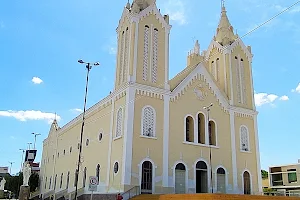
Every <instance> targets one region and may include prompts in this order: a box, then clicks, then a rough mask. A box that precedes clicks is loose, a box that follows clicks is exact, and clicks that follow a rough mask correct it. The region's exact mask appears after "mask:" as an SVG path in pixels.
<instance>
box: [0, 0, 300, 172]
mask: <svg viewBox="0 0 300 200" xmlns="http://www.w3.org/2000/svg"><path fill="white" fill-rule="evenodd" d="M126 2H127V0H118V1H115V2H113V3H112V1H99V0H85V1H81V0H64V1H60V0H52V1H37V0H32V1H0V60H1V62H0V67H1V73H0V91H1V99H0V124H1V126H0V138H1V146H0V166H8V165H9V163H8V162H9V161H12V162H15V163H14V164H13V168H12V172H13V173H16V172H17V171H18V170H19V169H20V163H21V156H22V153H21V152H20V151H19V149H20V148H27V146H28V145H27V143H28V142H33V136H32V135H31V133H32V132H36V133H40V134H42V135H41V136H39V137H38V138H37V149H38V150H39V155H38V157H37V159H38V160H39V159H40V157H41V153H42V152H41V151H42V141H43V140H44V139H45V138H46V137H47V134H48V131H49V128H50V126H49V121H51V120H52V119H53V117H54V113H55V112H56V113H58V119H59V124H60V125H61V126H62V125H63V124H65V123H67V122H68V121H69V120H71V119H72V118H74V117H76V116H77V115H78V114H79V112H80V109H82V106H83V97H84V87H85V75H86V71H85V68H84V66H83V65H79V64H78V63H77V60H78V59H81V58H82V59H84V60H86V61H90V62H94V61H99V62H100V63H101V66H100V67H98V68H94V69H93V70H92V72H91V75H90V85H89V96H88V106H91V105H93V104H95V103H96V102H98V101H99V100H100V99H102V98H103V97H105V96H107V95H108V94H109V92H110V91H111V90H112V88H113V82H114V75H115V74H114V73H115V62H116V55H115V52H116V33H115V29H116V27H117V25H118V21H119V19H120V17H121V14H122V9H123V6H125V4H126ZM293 3H294V1H291V0H243V1H241V0H227V1H226V7H227V10H228V16H229V19H230V21H231V23H232V25H233V26H234V28H235V29H236V30H237V32H238V34H239V35H240V36H242V35H245V34H246V33H248V32H249V31H250V30H252V29H253V28H255V27H256V26H258V25H260V24H261V23H263V22H265V21H266V20H268V19H269V18H271V17H273V16H274V15H276V14H277V13H279V12H280V11H282V10H283V9H284V8H286V7H288V6H290V5H292V4H293ZM157 4H158V7H159V8H160V9H161V11H162V13H167V14H170V18H171V24H172V25H173V28H172V30H171V35H170V77H173V76H174V75H175V74H176V73H178V72H179V71H181V70H182V69H183V68H184V67H185V65H186V56H187V52H188V51H189V50H190V49H191V48H192V47H193V45H194V41H195V39H198V40H199V42H200V45H201V48H202V50H203V49H206V48H207V47H208V45H209V43H210V41H211V39H212V37H213V35H214V33H215V30H216V27H217V24H218V21H219V16H220V1H214V2H212V1H199V0H157ZM299 20H300V3H299V4H298V5H296V6H295V7H293V8H292V9H291V10H289V11H287V12H285V13H284V14H282V15H280V16H279V17H277V18H275V19H274V20H272V21H271V22H270V23H268V24H266V25H264V26H263V27H261V28H259V29H258V30H256V31H254V32H252V33H251V34H249V35H247V36H245V37H244V38H243V40H244V42H245V44H247V45H251V46H252V51H253V54H254V59H253V74H254V87H255V92H256V95H255V99H256V104H257V109H258V111H259V112H260V114H259V117H258V126H259V138H260V151H261V164H262V168H264V169H266V168H267V166H269V165H277V164H287V163H295V162H297V159H298V158H300V155H299V152H300V145H299V131H300V128H299V125H298V123H299V118H300V108H299V106H298V102H300V85H299V83H300V77H299V73H300V60H299V55H300V50H299V46H300V39H299V35H300V24H299ZM297 21H298V23H297ZM78 134H79V133H78ZM297 152H298V153H297Z"/></svg>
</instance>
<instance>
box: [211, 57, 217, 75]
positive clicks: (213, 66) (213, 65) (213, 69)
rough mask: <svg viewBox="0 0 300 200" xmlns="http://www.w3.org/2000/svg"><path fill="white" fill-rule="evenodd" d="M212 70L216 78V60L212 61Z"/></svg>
mask: <svg viewBox="0 0 300 200" xmlns="http://www.w3.org/2000/svg"><path fill="white" fill-rule="evenodd" d="M210 72H211V75H212V76H213V77H214V78H216V63H215V61H212V62H211V67H210Z"/></svg>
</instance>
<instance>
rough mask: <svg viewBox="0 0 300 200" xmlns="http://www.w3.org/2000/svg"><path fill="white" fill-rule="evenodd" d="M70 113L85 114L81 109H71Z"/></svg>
mask: <svg viewBox="0 0 300 200" xmlns="http://www.w3.org/2000/svg"><path fill="white" fill-rule="evenodd" d="M70 111H71V112H73V113H82V112H83V110H82V109H80V108H74V109H71V110H70Z"/></svg>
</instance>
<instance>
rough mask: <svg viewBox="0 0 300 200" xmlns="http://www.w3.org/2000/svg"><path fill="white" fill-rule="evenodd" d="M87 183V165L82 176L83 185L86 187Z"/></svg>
mask: <svg viewBox="0 0 300 200" xmlns="http://www.w3.org/2000/svg"><path fill="white" fill-rule="evenodd" d="M85 183H86V167H85V168H84V170H83V177H82V185H83V187H85Z"/></svg>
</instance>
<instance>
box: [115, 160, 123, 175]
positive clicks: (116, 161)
mask: <svg viewBox="0 0 300 200" xmlns="http://www.w3.org/2000/svg"><path fill="white" fill-rule="evenodd" d="M116 163H118V171H117V173H115V164H116ZM123 168H124V167H123ZM112 169H113V175H114V176H117V175H118V174H119V172H120V162H119V161H118V160H115V161H114V163H113V166H112ZM122 177H124V176H122Z"/></svg>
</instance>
